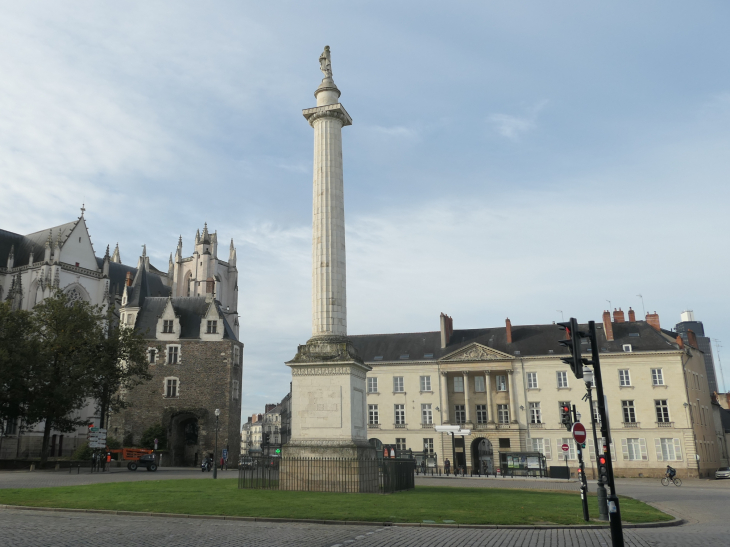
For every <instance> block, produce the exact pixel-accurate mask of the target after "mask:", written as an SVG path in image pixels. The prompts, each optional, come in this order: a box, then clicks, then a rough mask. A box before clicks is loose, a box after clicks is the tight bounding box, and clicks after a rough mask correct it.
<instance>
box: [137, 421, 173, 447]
mask: <svg viewBox="0 0 730 547" xmlns="http://www.w3.org/2000/svg"><path fill="white" fill-rule="evenodd" d="M155 439H157V441H158V443H157V448H159V449H160V450H163V449H165V448H167V431H165V428H164V427H162V425H161V424H155V425H153V426H151V427H149V428H147V430H146V431H145V432H144V433H142V439H141V440H140V441H139V444H141V445H142V447H143V448H154V447H155Z"/></svg>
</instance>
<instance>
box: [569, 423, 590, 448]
mask: <svg viewBox="0 0 730 547" xmlns="http://www.w3.org/2000/svg"><path fill="white" fill-rule="evenodd" d="M571 431H572V433H573V438H574V439H575V442H577V443H578V444H581V445H582V444H583V443H584V442H586V438H587V437H588V434H587V433H586V426H584V425H583V424H582V423H580V422H576V423H574V424H573V428H572V429H571Z"/></svg>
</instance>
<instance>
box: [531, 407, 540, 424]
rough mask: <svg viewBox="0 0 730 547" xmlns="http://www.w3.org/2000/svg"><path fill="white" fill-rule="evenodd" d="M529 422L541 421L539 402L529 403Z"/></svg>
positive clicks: (536, 422) (537, 422)
mask: <svg viewBox="0 0 730 547" xmlns="http://www.w3.org/2000/svg"><path fill="white" fill-rule="evenodd" d="M530 423H531V424H541V423H542V412H541V411H540V403H530Z"/></svg>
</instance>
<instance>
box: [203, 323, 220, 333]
mask: <svg viewBox="0 0 730 547" xmlns="http://www.w3.org/2000/svg"><path fill="white" fill-rule="evenodd" d="M217 333H218V321H208V329H207V330H206V334H217Z"/></svg>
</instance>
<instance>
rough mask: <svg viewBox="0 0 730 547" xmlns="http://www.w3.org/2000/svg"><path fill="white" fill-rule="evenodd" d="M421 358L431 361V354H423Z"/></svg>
mask: <svg viewBox="0 0 730 547" xmlns="http://www.w3.org/2000/svg"><path fill="white" fill-rule="evenodd" d="M423 358H424V359H433V353H424V354H423Z"/></svg>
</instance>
